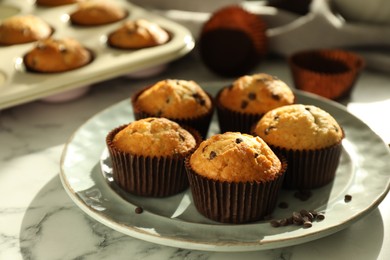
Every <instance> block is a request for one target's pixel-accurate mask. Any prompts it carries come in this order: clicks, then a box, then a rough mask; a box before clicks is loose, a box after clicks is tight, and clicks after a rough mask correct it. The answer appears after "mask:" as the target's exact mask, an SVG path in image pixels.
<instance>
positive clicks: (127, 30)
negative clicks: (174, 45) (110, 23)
mask: <svg viewBox="0 0 390 260" xmlns="http://www.w3.org/2000/svg"><path fill="white" fill-rule="evenodd" d="M169 40H170V35H169V33H168V32H167V31H166V30H165V29H164V28H162V27H161V26H159V25H158V24H156V23H154V22H152V21H149V20H147V19H136V20H128V21H126V22H124V23H123V24H122V25H121V26H120V27H119V28H117V29H116V30H114V31H113V32H111V33H110V34H109V35H108V37H107V43H108V45H109V46H111V47H114V48H119V49H142V48H148V47H155V46H159V45H162V44H165V43H167V42H168V41H169Z"/></svg>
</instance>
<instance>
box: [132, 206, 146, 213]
mask: <svg viewBox="0 0 390 260" xmlns="http://www.w3.org/2000/svg"><path fill="white" fill-rule="evenodd" d="M143 211H144V209H143V208H141V207H136V208H135V210H134V212H135V213H136V214H141V213H142V212H143Z"/></svg>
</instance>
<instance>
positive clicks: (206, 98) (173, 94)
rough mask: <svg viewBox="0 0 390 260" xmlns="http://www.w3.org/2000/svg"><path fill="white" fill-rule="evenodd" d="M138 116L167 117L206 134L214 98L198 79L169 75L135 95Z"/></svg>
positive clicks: (133, 99)
mask: <svg viewBox="0 0 390 260" xmlns="http://www.w3.org/2000/svg"><path fill="white" fill-rule="evenodd" d="M132 105H133V108H134V109H133V111H134V115H135V117H136V118H138V119H139V118H144V117H150V116H155V117H166V118H169V119H171V120H174V121H176V122H178V123H180V124H184V125H189V126H191V127H193V128H195V129H197V130H198V131H199V132H200V133H201V135H202V136H203V137H205V136H206V135H207V131H208V128H209V125H210V122H211V117H212V115H213V111H214V105H213V98H212V97H211V95H210V94H208V93H207V92H206V91H204V90H203V89H202V88H201V87H200V86H199V85H198V84H197V83H196V82H195V81H192V80H178V79H166V80H161V81H159V82H157V83H155V84H153V85H152V86H150V87H147V88H144V89H142V90H141V91H140V92H138V93H136V94H135V95H134V96H132Z"/></svg>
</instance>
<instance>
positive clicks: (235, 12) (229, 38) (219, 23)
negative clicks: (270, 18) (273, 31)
mask: <svg viewBox="0 0 390 260" xmlns="http://www.w3.org/2000/svg"><path fill="white" fill-rule="evenodd" d="M266 29H267V25H266V23H265V22H264V21H263V19H262V18H261V17H260V16H257V15H255V14H253V13H250V12H248V11H247V10H245V9H243V8H242V7H240V6H238V5H230V6H225V7H223V8H221V9H219V10H217V11H216V12H214V13H213V14H212V15H211V17H210V19H209V20H208V21H206V22H205V24H204V25H203V27H202V29H201V32H200V36H199V50H200V57H201V58H202V61H203V62H204V63H205V65H206V66H207V67H208V68H209V69H210V70H212V71H213V72H215V73H217V74H219V75H221V76H225V77H230V76H240V75H243V74H245V73H247V72H248V71H250V70H251V69H253V68H254V67H255V66H256V65H257V64H258V63H259V62H261V61H262V60H263V59H264V57H265V56H266V55H267V53H268V38H267V35H266ZM226 43H229V44H226Z"/></svg>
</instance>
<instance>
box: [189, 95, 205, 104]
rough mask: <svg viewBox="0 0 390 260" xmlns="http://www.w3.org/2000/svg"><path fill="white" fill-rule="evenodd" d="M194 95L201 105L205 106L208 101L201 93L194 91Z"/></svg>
mask: <svg viewBox="0 0 390 260" xmlns="http://www.w3.org/2000/svg"><path fill="white" fill-rule="evenodd" d="M192 97H193V98H194V99H195V101H196V102H197V103H198V104H199V105H201V106H204V105H206V101H205V100H204V99H203V98H202V97H201V95H199V93H194V94H192Z"/></svg>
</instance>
